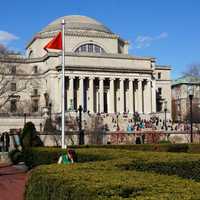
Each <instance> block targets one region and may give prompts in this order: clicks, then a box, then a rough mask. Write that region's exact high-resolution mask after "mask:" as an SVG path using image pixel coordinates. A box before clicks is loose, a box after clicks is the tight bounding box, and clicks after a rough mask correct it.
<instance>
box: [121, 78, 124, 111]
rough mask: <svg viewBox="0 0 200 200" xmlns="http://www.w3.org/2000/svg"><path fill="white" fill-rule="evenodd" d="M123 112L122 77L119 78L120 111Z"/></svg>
mask: <svg viewBox="0 0 200 200" xmlns="http://www.w3.org/2000/svg"><path fill="white" fill-rule="evenodd" d="M123 112H124V78H120V113H123Z"/></svg>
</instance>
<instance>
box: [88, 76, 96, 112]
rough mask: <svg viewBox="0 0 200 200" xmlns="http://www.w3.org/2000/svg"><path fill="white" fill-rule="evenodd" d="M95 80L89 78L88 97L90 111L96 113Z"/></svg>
mask: <svg viewBox="0 0 200 200" xmlns="http://www.w3.org/2000/svg"><path fill="white" fill-rule="evenodd" d="M94 79H95V77H89V97H88V101H89V102H88V103H89V104H88V105H89V108H88V110H89V111H90V112H91V113H94Z"/></svg>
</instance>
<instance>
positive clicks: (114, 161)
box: [25, 148, 200, 200]
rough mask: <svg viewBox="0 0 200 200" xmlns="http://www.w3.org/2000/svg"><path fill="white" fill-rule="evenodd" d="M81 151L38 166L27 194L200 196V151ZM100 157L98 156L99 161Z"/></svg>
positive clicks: (92, 199) (44, 198)
mask: <svg viewBox="0 0 200 200" xmlns="http://www.w3.org/2000/svg"><path fill="white" fill-rule="evenodd" d="M41 150H42V149H40V151H41ZM48 150H49V152H50V151H53V152H54V153H55V152H56V149H53V150H52V149H48ZM32 151H36V149H32ZM57 151H58V152H60V150H59V149H57ZM38 152H39V151H38ZM49 152H48V154H50V153H49ZM76 152H77V154H78V157H79V160H80V161H81V162H82V163H75V164H70V165H57V164H52V165H43V166H39V167H36V168H35V169H33V170H32V173H31V174H30V177H29V180H28V184H27V187H26V193H25V199H26V200H35V199H37V200H54V199H56V200H64V199H67V200H98V199H101V200H108V199H111V200H120V199H121V200H122V199H138V200H143V199H155V200H157V199H161V200H162V199H169V200H173V199H174V200H175V199H177V200H179V199H180V200H182V199H188V200H189V199H200V182H198V181H199V180H200V167H199V161H200V155H199V154H187V153H166V152H136V151H129V150H121V149H105V148H104V149H103V148H79V149H76ZM43 154H45V153H44V152H43ZM47 157H48V156H47ZM95 158H97V160H98V161H96V162H94V159H95ZM89 161H92V162H89ZM160 163H161V165H160ZM162 163H163V164H162ZM159 165H160V168H159ZM175 165H176V167H175ZM187 166H188V168H187ZM193 168H194V169H195V170H192V169H193ZM158 169H160V170H158ZM181 169H182V170H181ZM164 174H165V175H164ZM167 174H168V175H167ZM187 174H189V175H187ZM171 175H173V176H171Z"/></svg>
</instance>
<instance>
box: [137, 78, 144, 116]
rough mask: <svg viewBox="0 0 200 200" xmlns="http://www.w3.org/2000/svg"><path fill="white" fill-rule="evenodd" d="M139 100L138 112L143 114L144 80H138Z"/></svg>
mask: <svg viewBox="0 0 200 200" xmlns="http://www.w3.org/2000/svg"><path fill="white" fill-rule="evenodd" d="M137 93H138V99H137V105H138V112H139V113H143V111H142V106H143V105H142V104H143V99H142V80H141V79H138V91H137Z"/></svg>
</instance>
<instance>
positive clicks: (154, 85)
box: [151, 80, 156, 113]
mask: <svg viewBox="0 0 200 200" xmlns="http://www.w3.org/2000/svg"><path fill="white" fill-rule="evenodd" d="M151 102H152V111H151V112H153V113H156V81H155V80H152V88H151Z"/></svg>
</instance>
